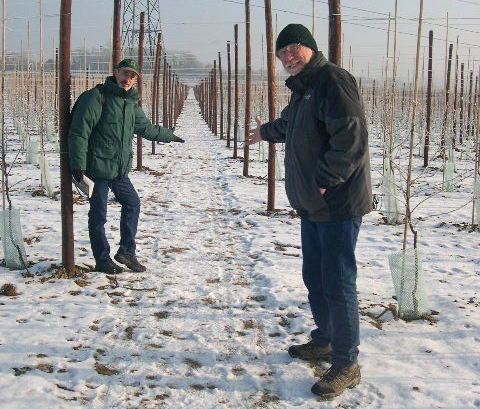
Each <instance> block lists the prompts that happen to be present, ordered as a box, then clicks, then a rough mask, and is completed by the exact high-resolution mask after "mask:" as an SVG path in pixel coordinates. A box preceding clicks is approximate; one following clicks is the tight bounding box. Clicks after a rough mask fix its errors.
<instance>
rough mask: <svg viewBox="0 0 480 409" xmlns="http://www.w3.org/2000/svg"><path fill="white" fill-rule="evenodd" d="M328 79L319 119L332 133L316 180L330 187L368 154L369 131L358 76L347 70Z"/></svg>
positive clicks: (319, 162)
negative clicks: (330, 79)
mask: <svg viewBox="0 0 480 409" xmlns="http://www.w3.org/2000/svg"><path fill="white" fill-rule="evenodd" d="M337 76H338V77H336V78H334V79H333V80H332V81H326V94H327V95H326V96H325V98H322V101H323V104H320V106H319V113H318V115H319V119H320V120H321V121H322V122H323V123H324V124H325V128H326V131H327V133H328V135H329V140H328V149H327V150H326V152H325V153H324V154H323V155H322V156H321V157H320V158H319V159H318V160H317V164H316V169H315V180H316V182H317V185H318V186H319V187H323V188H329V187H333V186H336V185H339V184H341V183H343V182H345V181H346V180H347V179H348V178H349V177H350V176H351V175H352V173H353V172H354V171H355V170H356V169H358V168H359V167H361V166H363V165H364V164H365V162H366V161H368V160H369V158H368V131H367V125H366V121H365V114H364V110H363V103H362V100H361V97H360V94H359V91H358V88H357V85H356V81H355V79H354V78H353V77H352V76H351V75H350V74H348V73H347V72H346V71H343V70H342V72H339V73H338V74H337Z"/></svg>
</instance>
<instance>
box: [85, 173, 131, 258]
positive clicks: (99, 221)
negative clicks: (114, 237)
mask: <svg viewBox="0 0 480 409" xmlns="http://www.w3.org/2000/svg"><path fill="white" fill-rule="evenodd" d="M94 182H95V186H94V188H93V193H92V197H91V198H90V211H89V212H88V233H89V235H90V245H91V246H92V252H93V257H94V258H95V261H96V262H97V263H103V262H105V261H108V260H109V259H110V246H109V244H108V241H107V237H106V236H105V223H106V221H107V200H108V191H109V189H111V190H112V192H113V194H114V195H115V198H116V199H117V200H118V202H119V203H120V204H121V205H122V211H121V216H120V247H119V249H118V252H119V253H127V254H133V255H134V254H135V235H136V234H137V225H138V216H139V215H140V199H139V197H138V194H137V191H136V190H135V188H134V187H133V185H132V182H130V179H129V178H128V177H124V178H119V179H113V180H105V179H94Z"/></svg>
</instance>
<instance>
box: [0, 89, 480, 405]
mask: <svg viewBox="0 0 480 409" xmlns="http://www.w3.org/2000/svg"><path fill="white" fill-rule="evenodd" d="M11 129H12V132H13V128H11ZM176 133H177V134H178V135H179V136H181V137H182V138H184V139H186V143H185V144H173V143H172V144H168V145H166V144H163V145H157V151H158V152H159V153H158V154H156V155H151V154H146V155H145V157H144V161H143V163H144V166H146V169H144V170H143V171H142V172H138V171H132V173H131V175H130V177H131V179H132V181H133V184H134V185H135V186H136V188H137V190H138V193H139V195H140V197H141V201H142V211H141V216H140V223H139V226H138V236H137V238H138V249H137V253H138V256H139V258H140V259H141V260H142V261H145V262H146V264H147V265H148V270H147V272H146V273H141V274H138V273H131V272H126V273H124V274H122V275H119V276H118V277H117V278H116V279H114V278H111V277H109V276H106V275H104V274H100V273H96V272H87V273H85V275H84V276H83V277H78V278H77V279H75V280H71V279H62V278H59V277H58V276H56V275H55V271H56V270H57V269H56V268H55V265H58V264H59V263H60V260H61V224H60V214H59V209H60V201H59V200H52V199H49V198H47V197H42V196H33V195H32V192H33V191H35V190H37V189H38V188H39V187H40V172H39V170H38V168H37V167H36V166H34V165H30V164H27V163H25V161H24V155H23V154H22V155H21V157H20V158H19V159H18V161H17V165H16V166H15V167H14V169H13V170H12V174H11V176H10V185H11V186H13V187H12V191H11V196H12V200H13V204H14V206H15V207H16V208H18V209H19V210H20V213H21V220H22V229H23V234H24V238H25V240H26V243H25V244H26V250H27V255H28V259H29V261H30V263H31V267H30V272H31V273H33V275H34V276H33V277H24V276H22V271H9V270H7V269H5V268H3V267H2V268H0V269H1V270H0V271H1V280H0V284H3V283H6V282H9V283H13V284H15V285H16V286H17V288H18V292H19V295H18V296H16V297H1V298H0V326H1V331H0V373H1V376H0V396H1V397H2V399H1V401H0V408H2V409H21V408H49V409H53V408H65V409H67V408H83V407H85V408H108V409H113V408H305V409H306V408H333V407H335V408H362V409H365V408H418V409H420V408H452V409H459V408H480V367H479V362H480V328H479V324H480V318H479V314H478V303H479V295H478V293H479V286H480V285H479V275H480V268H479V256H478V255H479V254H480V253H479V233H478V232H471V231H470V230H468V229H462V228H461V227H462V226H463V225H464V224H465V223H468V221H469V217H470V216H469V209H468V208H464V209H462V210H460V211H457V212H454V213H452V214H449V215H448V216H447V217H445V216H443V218H442V217H441V216H438V217H430V218H428V217H426V216H428V214H433V213H439V212H438V211H434V210H435V206H437V207H438V206H439V207H441V208H444V207H445V206H447V207H448V206H450V207H452V208H454V207H455V206H454V204H455V202H454V200H453V198H456V200H460V201H461V200H463V199H465V200H468V199H466V198H468V195H471V183H470V184H469V185H468V183H465V184H462V186H461V189H459V190H458V192H457V193H456V194H448V193H445V194H443V195H440V196H439V197H438V198H436V199H435V198H432V200H431V201H429V202H426V203H425V205H424V206H423V207H422V209H423V210H421V211H422V212H424V213H425V215H424V216H425V221H424V222H421V224H420V226H421V230H420V251H421V254H422V260H423V267H424V271H425V281H426V283H427V286H426V287H427V292H428V298H429V302H430V305H431V307H432V309H433V310H435V311H438V315H436V316H435V318H436V322H433V321H432V322H429V321H414V322H405V321H402V320H395V319H394V317H393V315H392V314H391V313H390V312H386V313H385V314H383V315H382V316H381V317H380V318H376V317H378V315H380V314H381V313H382V312H384V311H385V308H386V307H388V306H389V304H391V303H395V300H394V299H393V298H392V296H393V295H394V289H393V284H392V279H391V276H390V272H389V266H388V255H389V254H390V253H393V252H396V251H399V250H400V249H401V244H402V234H403V227H402V226H387V225H385V224H384V222H383V220H382V217H383V215H382V213H381V211H380V212H378V211H375V212H372V213H371V214H369V215H368V216H366V217H364V221H363V226H362V229H361V231H360V237H359V241H358V246H357V259H358V266H359V273H358V293H359V305H360V312H361V346H360V351H361V355H360V358H359V362H360V366H361V371H362V383H361V384H360V385H359V386H358V387H356V388H354V389H352V390H348V391H346V392H345V393H344V394H343V395H342V396H340V397H338V398H336V399H335V400H333V401H330V402H319V401H317V400H316V398H315V396H314V395H312V394H311V392H310V387H311V386H312V384H313V383H314V382H315V379H316V375H318V374H319V373H320V372H321V370H322V369H323V370H324V369H325V368H326V367H325V366H322V367H319V368H316V367H314V366H312V365H310V364H308V363H306V362H302V361H297V360H294V359H292V358H290V357H289V356H288V354H287V353H286V350H287V348H288V346H289V345H290V344H292V343H298V342H305V341H307V340H308V339H309V331H310V330H311V329H312V325H313V321H312V319H311V316H310V310H309V306H308V301H307V295H306V291H305V288H304V286H303V283H302V278H301V248H300V234H299V230H300V227H299V225H300V220H299V219H298V218H296V217H294V216H293V214H292V213H291V212H290V210H291V209H290V208H289V206H288V202H287V200H286V196H285V192H284V186H283V182H282V181H278V182H277V184H276V207H277V208H278V209H281V211H279V212H277V213H275V214H272V215H267V214H266V212H265V208H266V204H265V203H266V195H267V188H266V179H265V176H266V172H267V170H266V169H267V168H266V164H265V163H260V162H258V161H253V162H251V163H250V173H251V175H252V177H249V178H244V177H242V176H241V173H242V163H241V162H240V161H238V160H233V159H231V150H230V149H227V148H226V147H225V141H221V140H219V139H218V138H216V137H214V136H213V135H212V134H211V133H210V131H209V130H208V128H207V127H206V125H205V124H204V122H203V121H202V120H201V117H200V115H199V108H198V105H197V103H196V102H195V100H194V99H193V96H192V95H191V94H190V96H189V98H188V99H187V101H186V104H185V107H184V110H183V113H182V115H181V117H180V118H179V121H178V124H177V128H176ZM11 139H12V141H11V142H10V143H9V153H8V160H9V161H13V157H14V154H15V151H16V150H18V148H19V143H18V141H17V138H16V137H15V136H11ZM146 146H148V145H146ZM50 148H51V149H52V150H49V149H50ZM146 149H147V150H148V148H145V149H144V151H145V150H146ZM47 150H48V154H47V157H48V159H49V161H50V165H51V171H52V175H53V176H54V180H53V182H54V185H56V186H57V189H58V186H59V176H58V173H59V172H58V154H57V153H55V152H54V151H53V144H52V145H51V146H50V144H48V145H47ZM148 152H149V150H148ZM240 155H242V153H241V152H240ZM254 155H255V154H254V153H253V154H252V156H254ZM379 155H380V156H379ZM371 156H372V175H373V180H372V182H373V185H374V190H375V191H377V192H378V191H379V181H380V176H379V175H380V173H379V169H381V150H380V148H379V147H378V146H376V145H375V143H372V148H371ZM436 177H437V178H438V177H440V178H441V175H440V176H438V175H436ZM75 198H76V204H75V206H74V211H75V214H74V226H75V249H76V259H75V261H76V264H77V265H79V266H84V267H87V268H89V267H90V268H91V267H93V264H94V262H93V260H92V255H91V250H90V246H89V240H88V230H87V213H88V204H87V203H86V202H85V201H84V200H81V199H79V198H78V195H77V194H76V193H75ZM451 199H452V201H450V200H451ZM450 203H451V204H450ZM108 209H109V214H108V222H107V225H106V230H107V235H108V238H109V240H110V244H111V247H112V250H111V251H112V255H113V254H114V253H115V251H116V249H117V246H118V241H119V209H120V207H119V205H118V203H116V202H115V201H114V200H113V197H112V200H111V201H110V203H109V208H108ZM419 215H420V216H423V215H422V214H419Z"/></svg>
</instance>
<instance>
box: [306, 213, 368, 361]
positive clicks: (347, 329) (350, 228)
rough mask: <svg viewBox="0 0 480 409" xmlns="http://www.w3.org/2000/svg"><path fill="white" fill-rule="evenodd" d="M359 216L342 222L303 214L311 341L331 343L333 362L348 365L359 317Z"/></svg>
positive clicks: (355, 345) (354, 355)
mask: <svg viewBox="0 0 480 409" xmlns="http://www.w3.org/2000/svg"><path fill="white" fill-rule="evenodd" d="M361 223H362V218H361V217H355V218H353V219H348V220H344V221H341V222H311V221H309V220H307V219H303V218H302V253H303V269H302V273H303V281H304V283H305V286H306V287H307V289H308V300H309V301H310V308H311V310H312V315H313V319H314V321H315V325H316V326H317V328H315V329H314V330H313V331H312V332H311V337H312V341H313V342H314V343H316V344H318V345H321V346H326V345H328V344H331V346H332V364H334V365H341V366H351V365H352V364H353V363H354V362H355V359H356V358H357V356H358V345H359V344H360V337H359V318H358V300H357V286H356V280H357V263H356V260H355V245H356V243H357V237H358V232H359V229H360V225H361Z"/></svg>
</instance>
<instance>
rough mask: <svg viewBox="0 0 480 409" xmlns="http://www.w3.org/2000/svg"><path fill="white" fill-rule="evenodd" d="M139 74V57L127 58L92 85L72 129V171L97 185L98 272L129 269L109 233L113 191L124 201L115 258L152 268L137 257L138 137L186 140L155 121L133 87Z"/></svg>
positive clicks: (93, 202) (93, 236)
mask: <svg viewBox="0 0 480 409" xmlns="http://www.w3.org/2000/svg"><path fill="white" fill-rule="evenodd" d="M137 78H138V66H137V63H136V61H135V60H131V59H125V60H122V61H121V62H120V63H119V64H118V67H117V68H116V69H115V70H114V75H113V76H111V77H107V79H106V80H105V83H104V84H103V85H100V86H97V87H95V88H92V89H90V90H89V91H87V92H85V93H84V94H82V95H81V96H80V98H79V99H78V101H77V102H76V104H75V109H74V112H73V117H72V123H71V125H70V129H69V133H68V154H69V157H70V169H71V170H72V176H73V177H74V179H75V180H77V181H80V180H82V178H83V176H84V175H86V176H88V177H89V178H90V179H92V180H93V182H94V183H95V186H94V189H93V193H92V196H91V198H90V211H89V213H88V232H89V235H90V244H91V246H92V252H93V257H94V258H95V262H96V266H95V270H96V271H101V272H104V273H108V274H117V273H121V272H123V268H122V267H121V266H119V265H118V264H116V263H115V262H114V261H113V260H112V259H111V258H110V246H109V244H108V241H107V238H106V236H105V227H104V226H105V222H106V221H107V199H108V191H109V190H110V189H111V190H112V192H113V194H114V195H115V198H116V199H117V200H118V202H119V203H120V204H121V205H122V210H121V218H120V247H119V249H118V252H117V253H116V255H115V260H116V261H118V262H119V263H121V264H124V265H125V266H127V267H128V268H129V269H131V270H133V271H137V272H142V271H145V270H146V267H145V266H144V265H142V264H140V262H139V261H138V259H137V257H136V256H135V248H136V245H135V235H136V233H137V225H138V217H139V214H140V199H139V197H138V194H137V192H136V190H135V188H134V187H133V185H132V183H131V181H130V179H129V178H128V173H129V171H130V169H131V167H132V158H133V151H132V140H133V135H134V133H135V134H138V135H141V136H142V137H144V138H146V139H149V140H151V141H159V142H167V143H168V142H181V143H183V142H184V140H183V139H182V138H179V137H177V136H175V135H174V134H173V131H171V130H170V129H166V128H163V127H161V126H155V125H153V124H152V123H151V122H150V121H149V120H148V118H147V117H146V116H145V113H144V112H143V110H142V108H141V107H140V106H139V105H138V100H139V94H138V92H137V90H136V89H135V88H134V87H133V86H134V85H135V83H136V81H137Z"/></svg>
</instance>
